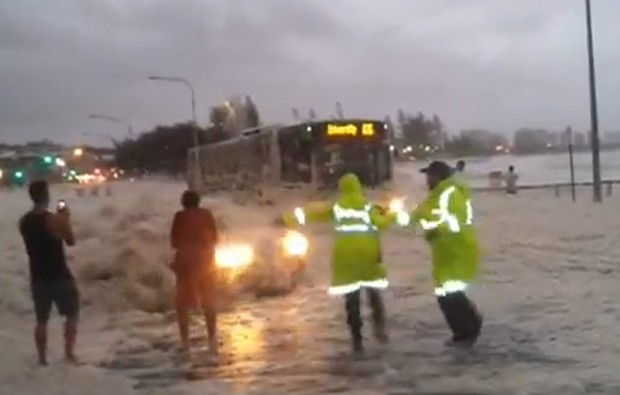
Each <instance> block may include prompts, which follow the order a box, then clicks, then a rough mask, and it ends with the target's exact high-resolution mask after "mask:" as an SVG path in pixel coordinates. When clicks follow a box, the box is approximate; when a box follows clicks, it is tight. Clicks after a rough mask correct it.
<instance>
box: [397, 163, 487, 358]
mask: <svg viewBox="0 0 620 395" xmlns="http://www.w3.org/2000/svg"><path fill="white" fill-rule="evenodd" d="M422 172H423V173H425V174H426V181H427V185H428V188H429V190H430V192H429V195H428V197H427V198H426V200H425V201H424V202H422V204H420V205H419V206H418V207H416V209H415V210H414V211H413V212H412V213H410V214H407V213H404V212H401V213H400V214H399V219H398V222H399V223H401V225H406V224H409V223H410V222H412V223H416V224H419V225H420V227H421V228H422V230H423V232H424V238H425V239H426V240H427V241H428V243H429V244H430V246H431V255H432V263H433V279H434V282H435V295H436V296H437V301H438V302H439V306H440V308H441V311H442V312H443V315H444V317H445V319H446V322H447V323H448V326H449V327H450V329H451V330H452V338H451V339H450V340H449V341H448V343H447V344H449V345H454V346H471V345H473V344H474V343H475V342H476V340H477V339H478V336H479V335H480V330H481V328H482V316H481V315H480V313H479V312H478V309H477V307H476V306H475V305H474V303H473V302H472V301H471V300H470V299H469V298H468V297H467V295H466V294H465V291H466V289H467V286H468V285H469V283H470V282H471V281H472V280H473V279H474V278H475V276H476V274H477V272H478V265H479V248H478V241H477V238H476V233H475V230H474V227H473V210H472V205H471V200H470V195H469V190H468V188H467V186H465V185H464V184H463V183H461V182H459V181H458V180H456V179H455V178H454V177H453V176H452V169H451V167H450V166H449V165H448V164H447V163H445V162H439V161H436V162H432V163H431V164H430V165H429V166H428V167H426V168H425V169H422Z"/></svg>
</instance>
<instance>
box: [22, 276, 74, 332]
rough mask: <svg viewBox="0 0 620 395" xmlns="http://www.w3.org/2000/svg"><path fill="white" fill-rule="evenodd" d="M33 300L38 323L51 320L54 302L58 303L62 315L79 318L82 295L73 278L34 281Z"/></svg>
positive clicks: (57, 308) (57, 306)
mask: <svg viewBox="0 0 620 395" xmlns="http://www.w3.org/2000/svg"><path fill="white" fill-rule="evenodd" d="M32 300H33V301H34V311H35V314H36V317H37V322H38V323H46V322H47V321H48V320H49V318H50V313H51V312H52V304H55V305H56V310H58V313H59V314H60V315H62V316H64V317H67V318H68V319H77V318H78V315H79V312H80V296H79V293H78V290H77V287H76V285H75V282H74V281H73V280H60V281H42V282H36V283H33V284H32Z"/></svg>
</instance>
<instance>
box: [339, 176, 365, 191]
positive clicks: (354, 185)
mask: <svg viewBox="0 0 620 395" xmlns="http://www.w3.org/2000/svg"><path fill="white" fill-rule="evenodd" d="M338 192H340V194H341V195H361V194H362V184H361V183H360V180H359V178H357V176H356V175H355V174H353V173H347V174H345V175H343V176H342V177H340V179H339V180H338Z"/></svg>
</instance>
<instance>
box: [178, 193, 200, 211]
mask: <svg viewBox="0 0 620 395" xmlns="http://www.w3.org/2000/svg"><path fill="white" fill-rule="evenodd" d="M181 204H182V205H183V208H197V207H198V206H199V205H200V195H199V194H198V193H197V192H196V191H185V192H183V196H181Z"/></svg>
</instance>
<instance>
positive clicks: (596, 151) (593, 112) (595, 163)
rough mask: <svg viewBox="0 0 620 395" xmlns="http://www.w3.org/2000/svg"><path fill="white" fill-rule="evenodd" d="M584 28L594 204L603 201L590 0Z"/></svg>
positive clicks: (587, 4) (587, 2)
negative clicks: (588, 73)
mask: <svg viewBox="0 0 620 395" xmlns="http://www.w3.org/2000/svg"><path fill="white" fill-rule="evenodd" d="M586 26H587V31H588V66H589V71H590V121H591V127H592V137H591V142H590V144H591V148H592V189H593V191H592V192H593V200H594V202H595V203H600V202H602V201H603V193H602V188H601V158H600V146H599V135H598V109H597V101H596V77H595V70H594V44H593V39H592V12H591V7H590V0H586Z"/></svg>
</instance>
